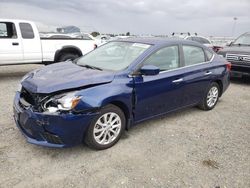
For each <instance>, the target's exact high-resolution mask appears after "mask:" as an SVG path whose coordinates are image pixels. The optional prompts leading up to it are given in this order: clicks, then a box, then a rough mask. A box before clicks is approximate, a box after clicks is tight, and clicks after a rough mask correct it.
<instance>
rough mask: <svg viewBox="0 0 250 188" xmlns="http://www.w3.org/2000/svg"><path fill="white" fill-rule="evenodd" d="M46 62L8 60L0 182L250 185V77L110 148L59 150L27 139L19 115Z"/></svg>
mask: <svg viewBox="0 0 250 188" xmlns="http://www.w3.org/2000/svg"><path fill="white" fill-rule="evenodd" d="M38 67H40V66H39V65H26V66H9V67H0V88H1V91H0V92H1V93H0V109H1V111H0V119H1V121H0V187H25V188H29V187H30V188H34V187H220V188H224V187H228V188H229V187H250V79H249V80H241V79H234V81H233V82H232V84H231V86H230V88H229V89H228V90H227V92H226V93H225V94H224V95H223V97H222V98H221V99H220V101H219V103H218V104H217V106H216V108H215V109H214V110H212V111H209V112H204V111H201V110H199V109H197V108H189V109H186V110H182V111H179V112H176V113H172V114H169V115H167V116H165V117H164V118H161V119H156V120H151V121H148V122H145V123H141V124H140V125H138V126H136V127H134V128H132V129H131V130H130V131H129V132H127V133H126V134H125V135H124V136H123V138H122V140H120V142H119V143H118V144H117V145H115V146H114V147H112V148H110V149H108V150H105V151H94V150H91V149H89V148H87V147H86V146H82V145H81V146H77V147H74V148H68V149H53V148H44V147H39V146H35V145H31V144H28V143H26V141H25V139H24V137H23V136H22V135H21V133H20V132H19V131H18V129H17V128H16V126H15V124H14V121H13V118H12V100H13V97H14V92H15V90H16V87H17V84H18V81H19V80H20V78H21V77H22V76H23V75H24V74H25V73H26V72H28V71H31V70H32V69H35V68H38Z"/></svg>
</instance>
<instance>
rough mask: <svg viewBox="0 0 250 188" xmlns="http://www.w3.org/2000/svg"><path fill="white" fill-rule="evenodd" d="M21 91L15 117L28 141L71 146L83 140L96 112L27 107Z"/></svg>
mask: <svg viewBox="0 0 250 188" xmlns="http://www.w3.org/2000/svg"><path fill="white" fill-rule="evenodd" d="M19 101H20V93H19V92H16V95H15V99H14V106H13V110H14V119H15V122H16V125H17V127H18V128H19V129H20V130H21V132H22V133H23V135H24V136H25V137H26V139H27V141H28V142H29V143H32V144H36V145H41V146H47V147H71V146H74V145H77V144H80V143H82V142H83V139H84V135H85V131H86V130H87V128H88V126H89V124H90V122H91V120H92V119H93V118H94V117H95V116H96V115H97V113H98V112H95V113H91V112H88V113H84V114H72V113H58V112H57V113H51V114H50V113H42V112H34V111H33V110H32V108H28V109H25V108H23V107H22V106H21V105H20V103H19Z"/></svg>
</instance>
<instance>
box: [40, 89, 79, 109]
mask: <svg viewBox="0 0 250 188" xmlns="http://www.w3.org/2000/svg"><path fill="white" fill-rule="evenodd" d="M81 98H82V96H78V95H76V92H70V93H65V94H63V95H57V96H54V97H52V98H50V99H49V100H47V101H46V102H45V103H44V105H43V109H44V110H45V111H47V112H50V113H54V112H57V111H59V110H62V111H69V110H72V109H73V108H75V107H76V105H77V104H78V103H79V102H80V100H81Z"/></svg>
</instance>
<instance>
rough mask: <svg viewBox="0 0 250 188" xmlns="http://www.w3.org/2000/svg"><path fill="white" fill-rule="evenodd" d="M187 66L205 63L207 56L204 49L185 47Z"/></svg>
mask: <svg viewBox="0 0 250 188" xmlns="http://www.w3.org/2000/svg"><path fill="white" fill-rule="evenodd" d="M183 53H184V60H185V65H186V66H189V65H195V64H198V63H202V62H205V61H206V60H205V54H204V51H203V49H202V48H200V47H196V46H183Z"/></svg>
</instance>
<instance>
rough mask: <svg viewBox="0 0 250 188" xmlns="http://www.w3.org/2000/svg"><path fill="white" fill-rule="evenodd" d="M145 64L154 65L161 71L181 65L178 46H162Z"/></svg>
mask: <svg viewBox="0 0 250 188" xmlns="http://www.w3.org/2000/svg"><path fill="white" fill-rule="evenodd" d="M144 65H154V66H156V67H158V68H159V69H160V71H165V70H171V69H174V68H178V67H179V50H178V46H169V47H165V48H162V49H160V50H158V51H157V52H155V53H154V54H152V55H151V56H150V57H149V58H148V59H147V60H146V61H145V62H144Z"/></svg>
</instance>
